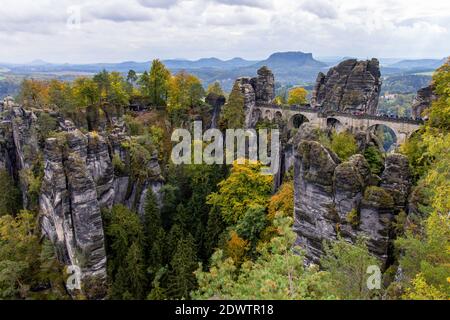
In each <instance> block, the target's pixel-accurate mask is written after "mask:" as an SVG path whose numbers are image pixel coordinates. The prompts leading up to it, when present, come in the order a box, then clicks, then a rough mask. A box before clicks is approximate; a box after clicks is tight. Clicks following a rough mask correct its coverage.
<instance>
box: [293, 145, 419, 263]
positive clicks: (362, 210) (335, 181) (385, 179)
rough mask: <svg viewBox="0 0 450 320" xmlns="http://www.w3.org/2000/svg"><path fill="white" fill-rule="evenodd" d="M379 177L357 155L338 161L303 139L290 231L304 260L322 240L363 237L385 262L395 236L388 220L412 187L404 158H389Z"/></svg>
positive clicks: (315, 255)
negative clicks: (293, 231)
mask: <svg viewBox="0 0 450 320" xmlns="http://www.w3.org/2000/svg"><path fill="white" fill-rule="evenodd" d="M385 162H386V163H385V167H386V169H385V170H384V172H383V174H382V176H381V179H380V178H377V177H373V175H372V174H371V172H370V169H369V165H368V163H367V161H366V159H365V158H364V156H362V155H358V154H357V155H354V156H352V157H351V158H350V159H349V160H348V161H345V162H342V161H341V160H340V159H339V158H338V157H337V155H336V154H334V153H333V152H332V151H331V150H328V149H327V148H326V147H324V146H323V145H321V144H320V143H319V142H317V141H312V140H307V139H303V140H301V141H300V143H299V144H298V146H297V150H296V153H295V161H294V187H295V195H294V199H295V200H294V201H295V202H294V205H295V222H294V230H295V232H296V233H297V235H298V238H297V244H298V245H299V246H301V247H303V248H304V249H305V250H306V256H307V259H308V260H309V261H311V262H314V263H317V262H319V259H320V257H321V255H322V254H323V242H324V241H330V240H335V239H337V237H338V235H340V236H342V237H343V238H344V239H346V240H348V241H351V242H353V241H355V240H356V239H357V237H359V236H364V237H366V238H367V239H368V247H369V250H370V251H371V252H372V253H373V254H375V255H376V256H377V257H379V258H380V259H381V261H382V262H384V263H387V261H388V260H389V257H390V245H391V242H392V239H393V237H394V235H393V231H392V227H391V222H392V221H393V219H394V218H395V216H396V215H397V214H398V213H399V212H400V210H402V209H404V208H405V206H406V199H407V195H408V193H409V188H410V186H411V178H410V172H409V166H408V161H407V159H406V158H405V157H404V156H402V155H399V154H391V155H388V156H387V158H386V161H385Z"/></svg>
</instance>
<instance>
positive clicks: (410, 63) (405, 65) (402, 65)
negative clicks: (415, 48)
mask: <svg viewBox="0 0 450 320" xmlns="http://www.w3.org/2000/svg"><path fill="white" fill-rule="evenodd" d="M445 60H446V59H418V60H401V61H399V62H396V63H393V64H391V65H389V66H388V67H389V68H395V69H403V70H404V69H409V70H413V69H414V70H428V69H429V70H435V69H437V68H439V67H440V66H442V65H443V64H444V63H445Z"/></svg>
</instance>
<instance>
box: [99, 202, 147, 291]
mask: <svg viewBox="0 0 450 320" xmlns="http://www.w3.org/2000/svg"><path fill="white" fill-rule="evenodd" d="M107 216H108V220H109V224H108V225H107V226H106V235H107V241H108V244H109V248H110V252H109V255H108V271H109V278H110V279H111V281H112V285H111V292H110V297H111V298H113V299H142V298H143V297H144V289H145V286H146V278H145V263H144V255H143V244H144V231H143V228H142V224H141V221H140V219H139V217H138V215H137V214H136V213H135V212H132V211H130V210H129V209H128V208H126V207H125V206H123V205H117V206H114V207H113V208H112V211H111V213H110V214H109V215H107Z"/></svg>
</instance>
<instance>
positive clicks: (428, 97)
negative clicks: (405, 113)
mask: <svg viewBox="0 0 450 320" xmlns="http://www.w3.org/2000/svg"><path fill="white" fill-rule="evenodd" d="M433 91H434V87H433V85H429V86H428V87H425V88H422V89H420V90H418V91H417V95H416V97H415V98H414V101H413V105H412V116H413V118H414V119H421V118H422V114H423V112H424V111H425V110H426V109H428V108H429V107H430V106H431V103H432V102H433V101H434V100H436V98H437V97H436V95H435V94H434V93H433Z"/></svg>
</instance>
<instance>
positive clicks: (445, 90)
mask: <svg viewBox="0 0 450 320" xmlns="http://www.w3.org/2000/svg"><path fill="white" fill-rule="evenodd" d="M433 83H434V87H435V88H434V93H435V94H436V95H437V96H438V100H437V101H435V102H433V106H432V108H430V109H429V112H428V116H429V120H428V125H429V126H430V127H432V128H436V129H440V130H443V131H445V132H448V131H450V116H449V115H450V86H449V84H450V59H449V60H448V61H447V62H446V63H445V64H444V65H443V66H442V67H440V68H439V69H438V70H437V71H436V72H435V73H434V75H433Z"/></svg>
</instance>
